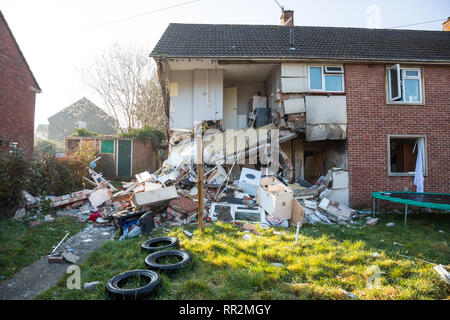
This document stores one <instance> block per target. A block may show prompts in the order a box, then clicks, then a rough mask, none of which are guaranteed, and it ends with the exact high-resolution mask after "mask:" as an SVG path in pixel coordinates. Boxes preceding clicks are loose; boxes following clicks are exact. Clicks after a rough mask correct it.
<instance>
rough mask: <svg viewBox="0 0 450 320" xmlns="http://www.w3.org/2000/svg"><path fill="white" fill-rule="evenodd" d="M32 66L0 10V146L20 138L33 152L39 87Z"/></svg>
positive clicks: (28, 151) (19, 141) (29, 151)
mask: <svg viewBox="0 0 450 320" xmlns="http://www.w3.org/2000/svg"><path fill="white" fill-rule="evenodd" d="M39 90H40V89H39V85H38V84H37V83H36V81H35V79H34V77H33V75H32V74H31V71H30V69H29V68H28V65H27V63H26V61H25V59H24V58H23V56H22V53H21V52H20V49H19V47H18V45H17V43H16V41H15V40H14V37H13V35H12V33H11V31H10V30H9V27H8V25H7V23H6V21H5V19H4V18H3V15H2V14H1V12H0V148H2V149H8V147H9V142H18V143H19V144H18V147H19V148H23V149H24V151H25V154H26V155H27V156H31V155H32V153H33V142H34V108H35V97H36V91H39Z"/></svg>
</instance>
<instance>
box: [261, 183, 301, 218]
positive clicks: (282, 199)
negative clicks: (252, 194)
mask: <svg viewBox="0 0 450 320" xmlns="http://www.w3.org/2000/svg"><path fill="white" fill-rule="evenodd" d="M293 199H294V193H293V192H292V190H291V189H289V188H288V187H286V186H285V185H284V184H282V183H281V182H280V181H278V180H277V179H276V178H273V177H270V178H262V179H261V182H260V187H259V188H258V196H257V201H258V204H259V205H260V206H261V207H262V208H263V209H264V210H265V211H266V212H267V213H268V214H270V215H273V216H275V217H279V218H285V219H291V216H292V200H293Z"/></svg>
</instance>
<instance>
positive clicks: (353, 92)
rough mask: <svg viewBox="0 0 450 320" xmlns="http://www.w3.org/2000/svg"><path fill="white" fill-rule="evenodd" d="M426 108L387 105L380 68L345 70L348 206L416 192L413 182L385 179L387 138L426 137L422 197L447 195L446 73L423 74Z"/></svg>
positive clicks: (433, 69) (449, 96)
mask: <svg viewBox="0 0 450 320" xmlns="http://www.w3.org/2000/svg"><path fill="white" fill-rule="evenodd" d="M423 78H424V87H425V88H424V98H425V105H421V106H409V105H387V104H386V89H385V66H384V65H372V66H369V65H345V87H346V93H347V121H348V135H347V136H348V169H349V173H350V203H351V205H353V206H360V205H361V206H362V205H370V203H371V201H370V194H371V193H372V192H375V191H403V190H404V187H408V188H409V190H410V191H415V190H416V188H415V186H414V177H389V176H388V159H387V157H388V155H387V135H388V134H415V135H417V134H420V135H426V136H427V146H426V147H427V157H428V162H427V164H428V176H425V183H424V192H445V193H450V116H449V112H450V67H448V66H425V67H424V68H423Z"/></svg>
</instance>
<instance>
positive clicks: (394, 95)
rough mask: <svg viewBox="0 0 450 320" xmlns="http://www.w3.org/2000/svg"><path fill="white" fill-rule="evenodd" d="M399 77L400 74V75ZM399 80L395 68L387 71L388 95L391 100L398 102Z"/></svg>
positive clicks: (399, 94)
mask: <svg viewBox="0 0 450 320" xmlns="http://www.w3.org/2000/svg"><path fill="white" fill-rule="evenodd" d="M400 77H401V74H400ZM399 81H400V80H399V78H398V71H397V69H396V68H391V69H389V85H390V87H389V94H390V99H391V100H398V99H399V98H401V93H400V91H401V90H399V89H400V84H399Z"/></svg>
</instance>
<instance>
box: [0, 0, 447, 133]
mask: <svg viewBox="0 0 450 320" xmlns="http://www.w3.org/2000/svg"><path fill="white" fill-rule="evenodd" d="M185 2H189V0H165V1H157V0H127V1H124V0H77V1H72V0H64V1H61V0H39V1H36V0H2V1H1V3H0V9H1V10H2V12H3V15H4V16H5V18H6V20H7V22H8V24H9V26H10V28H11V29H12V32H13V34H14V36H15V37H16V40H17V41H18V43H19V46H20V47H21V49H22V51H23V53H24V55H25V58H26V59H27V61H28V63H29V65H30V67H31V69H32V71H33V73H34V75H35V77H36V79H37V81H38V83H39V85H40V87H41V88H42V93H40V94H38V95H37V99H36V120H35V126H37V125H38V124H41V123H48V121H47V118H48V117H50V116H51V115H53V114H55V113H57V112H58V111H59V110H61V109H63V108H65V107H67V106H68V105H70V104H72V103H73V102H75V101H77V100H78V99H80V98H82V97H83V96H85V97H87V98H88V99H90V100H92V101H93V102H94V103H96V104H97V105H99V106H100V107H103V106H102V103H101V100H100V99H98V98H97V97H95V95H93V94H92V92H90V91H89V89H88V88H86V87H84V85H83V84H82V82H81V81H80V77H79V75H78V74H77V72H76V69H77V68H80V67H83V65H85V64H86V63H87V61H88V60H89V58H91V57H94V56H96V55H98V54H99V53H100V52H101V51H102V50H104V49H105V48H106V47H108V46H109V45H110V44H111V43H113V42H115V41H118V42H126V43H131V44H134V43H136V44H138V45H140V46H142V45H144V46H146V47H148V48H149V53H150V51H151V49H152V48H153V46H154V45H155V44H156V42H157V41H158V39H159V38H160V36H161V35H162V33H163V32H164V30H165V29H166V27H167V25H168V24H169V23H170V22H183V23H227V24H279V23H280V20H279V18H280V13H281V11H280V8H279V7H278V5H277V4H276V3H275V1H274V0H199V1H192V2H191V3H188V4H185V5H182V6H179V7H174V8H171V9H167V10H162V11H158V12H154V13H151V14H148V15H142V16H138V17H135V18H133V19H127V20H123V21H121V22H116V23H111V22H114V21H117V20H121V19H124V18H127V17H131V16H136V15H140V14H143V13H147V12H150V11H155V10H158V9H162V8H166V7H170V6H174V5H177V4H182V3H185ZM278 2H279V3H280V4H281V5H283V6H284V7H285V9H291V10H294V11H295V14H294V21H295V25H297V26H340V27H344V26H345V27H367V26H370V27H374V26H375V27H376V26H379V27H381V28H390V27H395V26H402V25H409V24H414V23H421V22H428V21H432V20H438V19H442V20H445V19H444V18H446V17H448V16H450V1H448V0H428V1H424V0H372V1H370V0H369V1H367V0H308V1H306V0H278ZM374 5H375V6H376V7H374ZM374 8H375V9H374ZM377 10H378V12H379V19H377V18H376V16H377V15H376V12H377ZM442 22H443V21H439V22H434V23H428V24H421V25H416V26H408V27H402V29H422V30H442Z"/></svg>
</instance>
